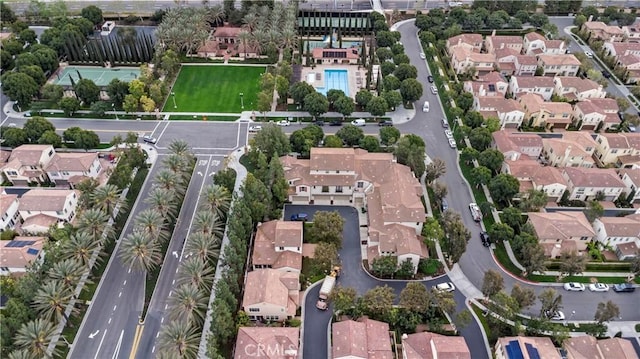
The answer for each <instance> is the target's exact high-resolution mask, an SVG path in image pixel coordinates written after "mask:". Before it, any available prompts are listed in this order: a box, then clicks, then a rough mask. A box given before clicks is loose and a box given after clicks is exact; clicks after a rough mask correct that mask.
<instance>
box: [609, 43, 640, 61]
mask: <svg viewBox="0 0 640 359" xmlns="http://www.w3.org/2000/svg"><path fill="white" fill-rule="evenodd" d="M602 48H603V51H604V53H605V55H607V56H613V57H615V58H616V60H618V59H619V58H620V57H622V56H626V55H640V42H605V43H604V45H602Z"/></svg>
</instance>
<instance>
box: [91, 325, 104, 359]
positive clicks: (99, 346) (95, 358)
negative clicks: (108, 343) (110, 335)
mask: <svg viewBox="0 0 640 359" xmlns="http://www.w3.org/2000/svg"><path fill="white" fill-rule="evenodd" d="M106 335H107V330H106V329H105V330H104V334H102V339H100V344H98V350H96V356H94V357H93V359H98V356H99V354H100V348H101V347H102V343H103V342H104V337H105V336H106Z"/></svg>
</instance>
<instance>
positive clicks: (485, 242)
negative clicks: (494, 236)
mask: <svg viewBox="0 0 640 359" xmlns="http://www.w3.org/2000/svg"><path fill="white" fill-rule="evenodd" d="M480 240H481V241H482V245H483V246H485V247H489V246H490V245H491V240H490V239H489V233H487V232H484V231H482V232H480Z"/></svg>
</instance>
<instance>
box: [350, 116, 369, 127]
mask: <svg viewBox="0 0 640 359" xmlns="http://www.w3.org/2000/svg"><path fill="white" fill-rule="evenodd" d="M351 124H352V125H354V126H358V127H362V126H366V125H367V122H366V121H365V120H364V118H359V119H357V120H353V121H351Z"/></svg>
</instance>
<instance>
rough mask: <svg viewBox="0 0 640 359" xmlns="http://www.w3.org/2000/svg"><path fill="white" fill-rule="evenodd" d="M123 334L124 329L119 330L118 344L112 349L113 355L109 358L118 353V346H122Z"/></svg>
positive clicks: (114, 357) (116, 355)
mask: <svg viewBox="0 0 640 359" xmlns="http://www.w3.org/2000/svg"><path fill="white" fill-rule="evenodd" d="M123 335H124V329H123V330H122V331H121V332H120V338H119V339H118V344H117V345H116V349H115V350H114V351H113V356H112V357H111V359H116V358H117V357H118V354H120V348H121V347H122V336H123Z"/></svg>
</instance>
